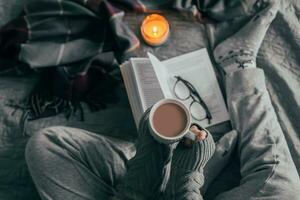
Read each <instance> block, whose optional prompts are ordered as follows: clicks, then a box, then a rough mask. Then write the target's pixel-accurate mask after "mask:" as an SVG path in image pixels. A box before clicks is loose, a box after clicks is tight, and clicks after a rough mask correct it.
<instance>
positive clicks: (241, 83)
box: [26, 69, 300, 200]
mask: <svg viewBox="0 0 300 200" xmlns="http://www.w3.org/2000/svg"><path fill="white" fill-rule="evenodd" d="M226 88H227V89H226V90H227V97H228V98H227V103H228V109H229V112H230V115H231V121H232V124H233V127H234V128H235V129H236V130H237V131H238V133H239V136H238V151H239V155H240V164H241V169H240V170H241V175H242V179H241V182H240V186H238V187H236V188H234V189H232V190H230V191H227V192H225V193H223V194H220V195H219V196H218V197H217V199H220V200H235V199H238V200H247V199H259V200H265V199H272V200H274V199H278V200H293V199H295V200H299V199H300V191H299V190H300V180H299V175H298V173H297V171H296V167H295V165H294V163H293V161H292V158H291V155H290V152H289V149H288V146H287V143H286V141H285V138H284V135H283V132H282V130H281V127H280V125H279V123H278V120H277V117H276V114H275V112H274V108H273V107H272V104H271V101H270V97H269V94H268V92H267V90H266V85H265V77H264V73H263V71H262V70H261V69H246V70H241V71H237V72H235V73H233V74H231V75H228V76H227V80H226ZM134 154H135V150H134V144H133V143H129V142H124V141H117V142H116V139H113V138H109V137H105V136H101V135H97V134H94V133H91V132H87V131H84V130H80V129H74V128H67V127H50V128H47V129H43V130H41V131H39V132H38V133H36V134H35V135H34V136H32V138H31V139H30V141H29V143H28V145H27V148H26V161H27V164H28V167H29V170H30V173H31V175H32V178H33V180H34V182H35V185H36V188H37V190H38V192H39V194H40V196H41V198H42V199H43V200H83V199H89V200H102V199H103V200H106V199H110V198H111V197H112V196H113V195H114V193H115V189H114V188H115V186H116V185H117V184H118V183H119V182H120V180H121V179H122V177H123V176H124V174H125V173H126V162H127V161H128V159H130V158H131V157H133V156H134Z"/></svg>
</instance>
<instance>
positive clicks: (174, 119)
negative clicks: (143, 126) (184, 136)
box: [153, 103, 188, 137]
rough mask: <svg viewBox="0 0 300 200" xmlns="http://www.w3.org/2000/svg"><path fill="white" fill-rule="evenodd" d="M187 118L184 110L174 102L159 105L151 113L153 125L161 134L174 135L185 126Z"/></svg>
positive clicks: (180, 131)
mask: <svg viewBox="0 0 300 200" xmlns="http://www.w3.org/2000/svg"><path fill="white" fill-rule="evenodd" d="M187 121H188V118H187V116H186V113H185V110H184V109H183V108H182V107H180V106H179V105H177V104H175V103H166V104H163V105H161V106H159V107H158V108H157V109H156V110H155V112H154V115H153V126H154V128H155V130H156V131H157V132H158V133H160V134H161V135H163V136H166V137H175V136H177V135H179V134H180V133H182V131H184V129H185V128H186V126H187Z"/></svg>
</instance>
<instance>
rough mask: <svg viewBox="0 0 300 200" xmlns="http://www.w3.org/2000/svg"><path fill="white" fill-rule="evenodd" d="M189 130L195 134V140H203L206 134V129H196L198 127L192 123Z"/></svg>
mask: <svg viewBox="0 0 300 200" xmlns="http://www.w3.org/2000/svg"><path fill="white" fill-rule="evenodd" d="M190 130H191V132H193V133H194V134H195V135H196V140H197V141H201V140H204V139H205V138H206V136H207V133H206V131H204V130H200V129H198V127H197V126H196V125H193V126H192V127H191V128H190Z"/></svg>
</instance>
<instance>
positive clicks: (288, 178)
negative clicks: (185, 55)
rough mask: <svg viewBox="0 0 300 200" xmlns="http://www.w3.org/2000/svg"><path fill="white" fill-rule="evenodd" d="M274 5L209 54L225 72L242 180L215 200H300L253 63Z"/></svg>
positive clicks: (297, 183) (296, 178) (295, 177)
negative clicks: (236, 133)
mask: <svg viewBox="0 0 300 200" xmlns="http://www.w3.org/2000/svg"><path fill="white" fill-rule="evenodd" d="M278 6H279V1H278V2H276V1H275V3H272V2H271V3H270V4H269V5H268V6H267V7H266V8H265V9H264V10H262V11H261V12H260V13H258V14H257V15H256V16H254V18H253V19H252V20H251V21H250V22H249V23H248V24H247V25H246V26H245V27H243V28H242V29H241V30H240V31H239V32H237V33H236V34H234V35H233V36H232V37H230V38H228V39H227V40H225V41H224V42H222V43H221V44H219V45H218V46H217V47H216V49H215V51H214V55H215V58H216V61H217V62H218V64H219V65H220V66H221V67H223V69H224V71H225V73H226V92H227V103H228V109H229V112H230V115H231V121H232V125H233V127H234V128H235V129H236V130H237V131H238V133H239V137H238V153H239V156H240V165H241V169H240V172H241V176H242V179H241V181H240V185H239V186H238V187H236V188H234V189H232V190H230V191H227V192H225V193H222V194H220V195H219V196H218V197H217V198H216V199H220V200H247V199H260V200H262V199H264V200H265V199H270V200H271V199H272V200H276V199H278V200H283V199H284V200H285V199H287V200H293V199H295V200H296V199H300V180H299V175H298V173H297V170H296V167H295V165H294V162H293V160H292V157H291V154H290V152H289V149H288V146H287V143H286V140H285V138H284V134H283V132H282V129H281V127H280V124H279V122H278V119H277V117H276V113H275V111H274V108H273V106H272V103H271V100H270V96H269V94H268V91H267V89H266V84H265V76H264V72H263V71H262V70H261V69H257V68H256V62H255V61H256V55H257V52H258V49H259V47H260V45H261V43H262V41H263V38H264V36H265V34H266V31H267V29H268V27H269V25H270V23H271V22H272V20H273V19H274V17H275V15H276V13H277V11H278ZM235 49H238V50H235Z"/></svg>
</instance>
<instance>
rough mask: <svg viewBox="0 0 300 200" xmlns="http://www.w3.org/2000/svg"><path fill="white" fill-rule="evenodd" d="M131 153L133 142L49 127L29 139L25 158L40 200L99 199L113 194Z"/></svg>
mask: <svg viewBox="0 0 300 200" xmlns="http://www.w3.org/2000/svg"><path fill="white" fill-rule="evenodd" d="M134 153H135V150H134V145H133V143H129V142H124V141H120V140H116V139H112V138H108V137H104V136H101V135H97V134H93V133H90V132H88V131H84V130H80V129H75V128H68V127H51V128H47V129H43V130H41V131H39V132H38V133H36V134H35V135H33V136H32V138H31V139H30V140H29V142H28V144H27V147H26V161H27V164H28V167H29V171H30V174H31V176H32V178H33V181H34V183H35V186H36V188H37V190H38V192H39V194H40V196H41V198H42V199H43V200H53V199H55V200H83V199H84V200H87V199H89V200H99V199H110V198H111V197H112V196H114V195H115V193H116V192H115V189H114V188H115V186H116V185H117V184H118V183H119V182H120V180H121V178H122V177H123V176H124V174H125V172H126V162H127V161H128V159H129V158H131V157H132V156H133V155H134Z"/></svg>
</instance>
